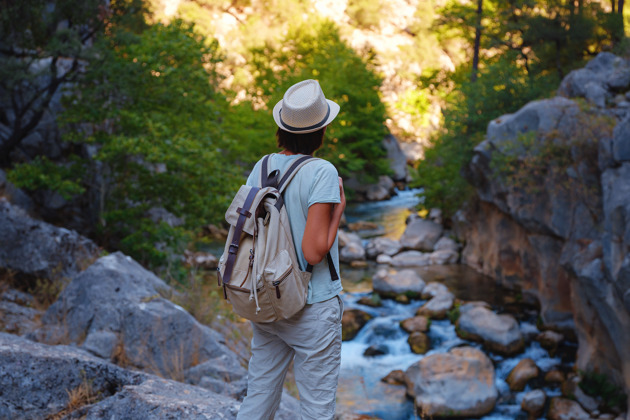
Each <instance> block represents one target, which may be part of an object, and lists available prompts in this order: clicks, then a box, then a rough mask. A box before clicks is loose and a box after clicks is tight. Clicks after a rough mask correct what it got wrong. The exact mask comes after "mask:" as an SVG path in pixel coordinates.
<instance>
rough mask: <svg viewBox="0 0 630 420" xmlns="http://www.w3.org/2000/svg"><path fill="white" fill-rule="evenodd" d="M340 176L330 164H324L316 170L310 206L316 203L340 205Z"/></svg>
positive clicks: (309, 197) (310, 192)
mask: <svg viewBox="0 0 630 420" xmlns="http://www.w3.org/2000/svg"><path fill="white" fill-rule="evenodd" d="M340 202H341V197H340V195H339V175H338V174H337V169H336V168H335V167H334V166H333V164H332V163H330V162H324V164H322V165H320V166H319V167H318V168H317V169H316V170H315V176H314V177H313V183H312V184H311V189H310V191H309V195H308V206H309V207H310V206H312V205H313V204H315V203H340Z"/></svg>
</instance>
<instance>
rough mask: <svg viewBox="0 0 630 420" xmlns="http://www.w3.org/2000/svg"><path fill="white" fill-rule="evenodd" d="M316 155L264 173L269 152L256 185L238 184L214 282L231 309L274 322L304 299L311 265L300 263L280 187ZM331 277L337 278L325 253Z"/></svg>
mask: <svg viewBox="0 0 630 420" xmlns="http://www.w3.org/2000/svg"><path fill="white" fill-rule="evenodd" d="M313 160H316V159H315V158H313V157H311V156H304V157H301V158H299V159H297V160H296V161H295V162H294V163H293V164H292V165H291V166H290V167H289V169H288V170H287V171H286V173H285V174H283V176H282V178H280V173H279V171H278V170H274V171H272V172H271V173H269V167H268V165H269V162H268V161H269V155H267V156H265V157H264V159H263V162H262V165H261V177H260V179H261V185H260V186H259V187H251V186H248V185H243V186H241V188H240V189H239V190H238V193H237V194H236V196H235V197H234V200H233V201H232V204H231V205H230V207H229V208H228V210H227V212H226V213H225V220H226V221H227V222H228V223H229V224H230V230H229V234H228V238H227V241H226V243H225V250H224V252H223V255H222V256H221V258H220V259H219V268H218V273H219V275H218V277H219V286H223V293H224V296H225V298H226V299H228V300H229V301H230V303H231V304H232V308H233V310H234V312H235V313H236V314H238V315H240V316H242V317H243V318H247V319H249V320H252V321H255V322H273V321H278V320H281V319H287V318H290V317H292V316H293V315H295V314H296V313H297V312H298V311H300V310H301V309H302V308H303V307H304V305H305V304H306V296H307V293H308V283H309V281H310V279H311V273H312V271H313V267H312V266H311V265H310V264H309V265H308V266H307V267H306V271H302V270H301V269H300V264H299V262H298V259H297V255H296V252H295V247H294V245H293V237H292V235H291V227H290V225H289V218H288V215H287V210H286V208H285V206H284V199H283V195H282V193H283V191H284V190H285V188H286V187H287V185H288V184H289V182H291V179H293V177H294V176H295V174H296V173H297V171H298V170H299V169H300V168H301V167H302V166H304V165H306V164H307V163H309V162H311V161H313ZM327 260H328V266H329V269H330V273H331V277H332V279H333V281H334V280H338V279H339V276H338V275H337V272H336V270H335V268H334V265H333V261H332V258H331V256H330V253H329V254H328V255H327Z"/></svg>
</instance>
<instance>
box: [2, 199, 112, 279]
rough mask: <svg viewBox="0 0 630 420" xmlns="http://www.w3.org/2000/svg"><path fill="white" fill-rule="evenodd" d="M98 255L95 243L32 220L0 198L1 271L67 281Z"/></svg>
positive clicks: (69, 231)
mask: <svg viewBox="0 0 630 420" xmlns="http://www.w3.org/2000/svg"><path fill="white" fill-rule="evenodd" d="M98 253H99V249H98V247H97V246H96V244H95V243H94V242H92V241H90V240H89V239H87V238H84V237H82V236H81V235H79V234H78V233H76V232H75V231H71V230H68V229H64V228H58V227H55V226H52V225H50V224H48V223H44V222H41V221H39V220H35V219H33V218H31V217H30V216H29V215H28V214H26V212H24V211H23V210H22V209H20V208H19V207H16V206H14V205H12V204H10V203H9V202H8V201H7V200H6V199H4V198H0V268H4V269H8V270H13V271H15V272H17V273H18V274H22V275H27V276H30V277H36V278H43V279H48V280H61V279H70V278H72V277H74V276H75V275H76V274H77V273H79V272H80V271H81V270H82V269H84V268H85V267H87V266H88V265H89V264H91V263H92V261H94V260H95V259H96V257H97V256H98ZM25 256H28V258H26V257H25Z"/></svg>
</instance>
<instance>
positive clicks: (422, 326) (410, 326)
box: [400, 315, 429, 333]
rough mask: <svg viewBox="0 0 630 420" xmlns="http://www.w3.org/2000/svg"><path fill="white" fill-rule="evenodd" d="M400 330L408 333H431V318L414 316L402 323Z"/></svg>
mask: <svg viewBox="0 0 630 420" xmlns="http://www.w3.org/2000/svg"><path fill="white" fill-rule="evenodd" d="M400 328H402V329H403V330H405V331H407V332H408V333H413V332H427V331H429V318H428V317H426V316H420V315H417V316H414V317H412V318H407V319H404V320H402V321H400Z"/></svg>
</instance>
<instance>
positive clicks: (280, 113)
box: [278, 103, 330, 131]
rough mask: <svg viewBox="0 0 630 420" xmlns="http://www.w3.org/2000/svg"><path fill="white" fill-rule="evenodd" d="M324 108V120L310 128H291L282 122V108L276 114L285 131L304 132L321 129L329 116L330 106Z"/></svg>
mask: <svg viewBox="0 0 630 420" xmlns="http://www.w3.org/2000/svg"><path fill="white" fill-rule="evenodd" d="M326 106H328V112H326V116H325V117H324V119H323V120H321V121H320V122H318V123H317V124H314V125H311V126H308V127H293V126H291V125H289V124H287V123H285V122H284V120H283V119H282V108H280V111H279V112H278V114H279V116H280V122H281V123H282V125H283V126H284V128H286V129H287V130H293V131H305V130H312V129H314V128H319V127H323V126H324V123H325V122H326V120H328V116H329V115H330V104H329V103H326Z"/></svg>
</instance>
